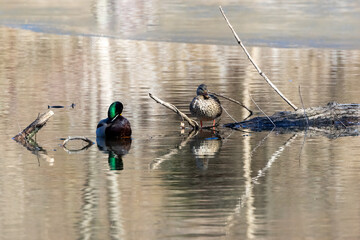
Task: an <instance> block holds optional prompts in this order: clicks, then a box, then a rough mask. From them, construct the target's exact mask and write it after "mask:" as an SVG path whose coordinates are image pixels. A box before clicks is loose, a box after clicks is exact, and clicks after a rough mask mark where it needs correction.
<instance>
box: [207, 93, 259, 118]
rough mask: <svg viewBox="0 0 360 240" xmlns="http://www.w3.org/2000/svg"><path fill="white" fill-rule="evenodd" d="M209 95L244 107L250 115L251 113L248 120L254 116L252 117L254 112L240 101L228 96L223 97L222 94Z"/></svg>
mask: <svg viewBox="0 0 360 240" xmlns="http://www.w3.org/2000/svg"><path fill="white" fill-rule="evenodd" d="M209 93H210V94H213V95H215V96H218V97H222V98H225V99H227V100H229V101H230V102H233V103H236V104H239V105H240V106H242V107H243V108H245V109H246V110H248V111H249V113H250V115H249V116H247V117H246V118H248V117H250V116H252V115H253V112H252V111H251V110H250V109H249V108H247V107H246V106H245V105H244V104H242V103H241V102H239V101H237V100H235V99H232V98H229V97H226V96H224V95H222V94H219V93H214V92H209Z"/></svg>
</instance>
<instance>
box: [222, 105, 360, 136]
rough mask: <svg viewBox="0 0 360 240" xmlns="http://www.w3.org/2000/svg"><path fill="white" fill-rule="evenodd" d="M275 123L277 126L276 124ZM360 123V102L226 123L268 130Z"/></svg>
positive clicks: (242, 127) (230, 126) (236, 126)
mask: <svg viewBox="0 0 360 240" xmlns="http://www.w3.org/2000/svg"><path fill="white" fill-rule="evenodd" d="M274 125H275V126H274ZM354 125H360V104H354V103H353V104H339V103H336V102H331V103H328V104H327V106H325V107H311V108H307V109H298V110H296V111H285V112H277V113H275V114H274V115H272V116H268V117H254V118H252V119H249V120H246V121H242V122H236V123H228V124H225V125H224V126H225V127H229V128H233V129H250V130H252V131H266V130H272V129H273V128H274V127H276V128H287V129H291V128H306V127H317V128H321V127H330V126H335V127H342V128H346V127H347V126H354Z"/></svg>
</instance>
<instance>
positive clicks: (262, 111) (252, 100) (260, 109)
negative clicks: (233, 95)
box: [249, 94, 276, 131]
mask: <svg viewBox="0 0 360 240" xmlns="http://www.w3.org/2000/svg"><path fill="white" fill-rule="evenodd" d="M249 95H250V98H251V101H253V103H254V104H255V105H256V107H257V108H258V109H259V110H260V111H261V112H262V113H263V114H264V115H265V116H266V117H267V118H268V119H269V121H270V122H271V123H272V124H273V125H274V128H276V125H275V123H274V122H273V120H271V118H270V117H269V116H268V115H266V113H265V112H264V111H263V110H261V108H260V107H259V106H258V105H257V103H256V102H255V101H254V99H253V98H252V96H251V94H249ZM274 128H273V129H274ZM271 131H272V130H271Z"/></svg>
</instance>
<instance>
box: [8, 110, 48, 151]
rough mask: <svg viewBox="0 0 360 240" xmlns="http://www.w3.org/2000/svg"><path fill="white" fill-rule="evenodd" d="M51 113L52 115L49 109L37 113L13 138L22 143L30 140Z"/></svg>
mask: <svg viewBox="0 0 360 240" xmlns="http://www.w3.org/2000/svg"><path fill="white" fill-rule="evenodd" d="M52 115H54V112H53V111H51V110H49V111H47V112H46V113H43V114H41V115H39V116H38V117H37V118H36V119H35V121H33V122H32V123H31V124H30V125H29V126H27V127H26V128H25V129H24V130H22V132H20V133H18V134H17V135H16V136H14V137H13V139H14V140H15V141H17V142H19V143H22V144H23V145H24V143H25V142H27V141H28V140H30V139H31V138H32V137H33V136H34V135H35V134H36V133H37V132H38V131H39V130H40V129H41V128H42V127H43V126H45V124H46V122H47V121H48V120H49V119H50V118H51V116H52Z"/></svg>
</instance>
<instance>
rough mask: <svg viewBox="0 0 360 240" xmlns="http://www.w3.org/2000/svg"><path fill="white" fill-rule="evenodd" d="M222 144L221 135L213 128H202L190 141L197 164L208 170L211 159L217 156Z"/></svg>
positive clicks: (200, 167)
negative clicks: (207, 129)
mask: <svg viewBox="0 0 360 240" xmlns="http://www.w3.org/2000/svg"><path fill="white" fill-rule="evenodd" d="M221 145H222V139H221V136H220V135H219V134H218V133H217V132H215V131H212V130H209V131H206V130H200V132H199V133H198V134H197V135H196V136H195V137H194V138H193V139H192V141H191V142H190V149H191V151H192V153H193V154H194V156H195V158H196V166H197V167H198V168H199V169H202V170H206V169H207V168H208V165H209V160H210V159H211V158H215V157H216V154H217V153H218V152H219V151H220V148H221Z"/></svg>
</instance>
